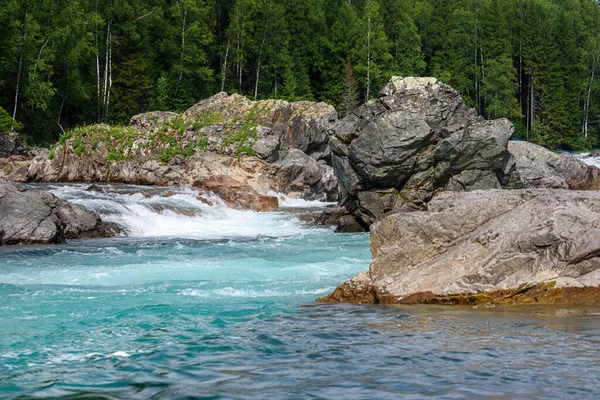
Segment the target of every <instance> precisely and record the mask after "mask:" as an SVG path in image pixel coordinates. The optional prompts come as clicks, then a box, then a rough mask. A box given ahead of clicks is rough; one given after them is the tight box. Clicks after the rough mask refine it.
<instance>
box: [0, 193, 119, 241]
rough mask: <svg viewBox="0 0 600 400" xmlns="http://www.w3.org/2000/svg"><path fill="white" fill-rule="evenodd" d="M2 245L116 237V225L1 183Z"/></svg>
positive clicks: (52, 198)
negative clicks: (104, 222)
mask: <svg viewBox="0 0 600 400" xmlns="http://www.w3.org/2000/svg"><path fill="white" fill-rule="evenodd" d="M0 231H2V232H3V234H2V238H1V242H0V244H2V245H9V244H21V243H23V244H48V243H62V242H64V241H65V239H77V238H84V237H85V238H91V237H107V236H113V235H115V234H118V233H119V232H120V230H119V229H118V227H117V226H115V225H108V224H103V223H102V221H101V220H100V217H98V215H97V214H96V213H94V212H91V211H88V210H86V209H84V208H83V207H81V206H79V205H76V204H71V203H69V202H67V201H65V200H61V199H59V198H57V197H56V196H54V195H53V194H51V193H49V192H45V191H41V190H23V189H22V188H20V187H18V186H16V185H14V184H11V183H0Z"/></svg>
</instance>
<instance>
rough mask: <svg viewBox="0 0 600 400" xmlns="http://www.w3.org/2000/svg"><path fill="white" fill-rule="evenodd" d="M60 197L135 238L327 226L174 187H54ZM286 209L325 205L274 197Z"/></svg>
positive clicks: (280, 232)
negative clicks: (237, 206) (236, 205)
mask: <svg viewBox="0 0 600 400" xmlns="http://www.w3.org/2000/svg"><path fill="white" fill-rule="evenodd" d="M48 187H49V189H50V190H51V191H52V192H53V193H54V194H55V195H57V196H58V197H61V198H64V199H67V200H70V201H72V202H74V203H77V204H80V205H83V206H84V207H86V208H89V209H92V210H94V211H96V212H98V213H99V214H100V216H101V217H102V219H103V220H104V221H107V222H114V223H117V224H119V225H120V226H122V227H124V228H125V229H126V231H127V233H128V235H129V236H133V237H163V238H169V237H177V238H189V239H207V240H214V239H223V238H256V237H259V236H267V237H285V236H294V235H298V234H314V233H318V232H322V231H323V229H324V228H315V227H310V226H308V225H307V224H305V223H302V222H301V221H300V220H299V219H298V218H297V217H296V216H294V215H292V214H289V213H283V212H279V213H258V212H254V211H241V210H234V209H231V208H229V207H227V206H226V205H225V204H224V203H223V201H222V200H221V199H219V198H217V197H216V196H211V195H208V196H207V195H205V194H203V195H202V196H203V197H208V198H207V200H209V201H210V202H211V203H212V204H213V205H212V206H211V205H207V204H205V203H204V202H203V201H201V200H199V196H200V194H199V193H198V192H197V191H195V190H194V189H192V188H190V187H187V186H182V187H170V188H163V189H153V190H151V191H150V189H149V188H147V187H140V186H110V185H109V186H105V187H104V190H105V191H104V192H98V191H92V192H87V191H86V188H87V187H88V186H87V185H50V186H48ZM276 195H277V196H278V197H280V198H281V199H282V200H281V202H282V206H284V207H311V208H315V207H325V206H327V205H328V203H321V202H307V201H305V200H301V199H291V198H289V197H287V196H284V195H281V194H276Z"/></svg>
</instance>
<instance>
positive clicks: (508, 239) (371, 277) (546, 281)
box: [323, 189, 600, 304]
mask: <svg viewBox="0 0 600 400" xmlns="http://www.w3.org/2000/svg"><path fill="white" fill-rule="evenodd" d="M371 250H372V253H373V261H372V263H371V266H370V270H369V271H368V272H366V273H363V274H361V275H360V276H359V277H357V278H355V279H354V280H351V281H349V282H347V283H346V284H344V285H342V286H341V287H340V288H338V289H337V290H336V292H334V293H333V294H332V295H330V296H328V297H327V298H325V299H323V300H324V301H348V302H371V303H402V302H404V303H423V302H425V303H438V304H471V303H477V302H486V301H490V302H492V303H498V304H505V303H506V304H508V303H510V304H519V303H521V304H522V303H527V304H529V303H535V302H537V303H539V304H553V302H556V303H561V302H566V303H569V302H570V303H572V304H582V303H583V304H590V302H589V298H590V296H591V298H592V299H594V301H595V303H594V304H597V303H598V297H597V296H598V295H600V290H599V289H598V288H599V287H600V192H597V191H569V190H559V189H555V190H547V189H546V190H544V189H523V190H489V191H473V192H462V193H457V192H444V193H440V194H438V195H437V196H435V197H434V198H433V199H432V200H431V202H430V203H429V210H428V211H415V212H406V213H398V214H395V215H392V216H389V217H387V218H385V219H383V220H382V221H380V222H378V223H376V224H374V225H373V226H372V227H371ZM565 288H569V289H568V290H566V291H565V290H563V289H565ZM594 293H595V297H594ZM503 296H504V297H506V299H510V300H507V301H505V302H502V301H501V299H502V298H503ZM369 299H370V300H369ZM536 299H537V300H536ZM561 304H563V303H561Z"/></svg>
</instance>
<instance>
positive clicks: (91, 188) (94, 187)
mask: <svg viewBox="0 0 600 400" xmlns="http://www.w3.org/2000/svg"><path fill="white" fill-rule="evenodd" d="M85 191H86V192H104V189H103V188H102V186H100V185H95V184H94V185H90V186H88V188H87V189H85Z"/></svg>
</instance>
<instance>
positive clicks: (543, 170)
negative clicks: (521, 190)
mask: <svg viewBox="0 0 600 400" xmlns="http://www.w3.org/2000/svg"><path fill="white" fill-rule="evenodd" d="M508 150H509V151H510V152H511V154H512V155H513V156H514V157H515V162H516V176H517V179H516V182H515V184H514V185H513V186H515V187H527V188H556V189H573V190H588V189H595V190H598V189H600V170H599V169H598V168H596V167H594V166H592V165H587V164H586V163H584V162H583V161H581V160H580V159H578V158H577V157H575V156H569V155H560V154H555V153H553V152H551V151H550V150H548V149H545V148H543V147H542V146H538V145H536V144H533V143H528V142H520V141H510V142H509V143H508Z"/></svg>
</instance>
